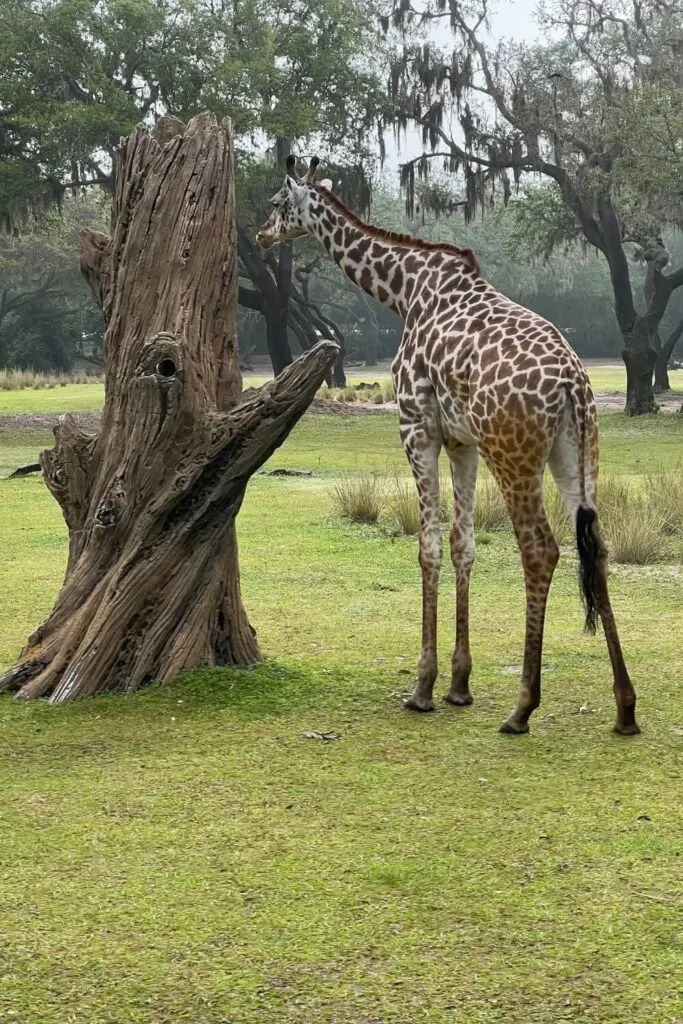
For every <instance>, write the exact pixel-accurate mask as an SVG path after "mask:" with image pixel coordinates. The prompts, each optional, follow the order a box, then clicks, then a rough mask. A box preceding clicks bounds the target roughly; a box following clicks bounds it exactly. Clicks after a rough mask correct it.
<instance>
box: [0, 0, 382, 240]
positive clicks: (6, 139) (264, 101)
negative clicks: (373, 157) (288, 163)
mask: <svg viewBox="0 0 683 1024" xmlns="http://www.w3.org/2000/svg"><path fill="white" fill-rule="evenodd" d="M372 19H373V12H372V9H371V8H368V7H367V5H363V4H361V3H360V2H359V0H354V2H352V3H351V4H349V3H348V2H346V3H342V2H341V0H321V2H320V3H318V4H316V6H315V9H311V8H310V7H309V6H307V5H306V4H304V3H303V2H298V0H297V2H295V3H294V4H292V3H290V2H289V0H275V2H274V3H273V2H270V0H268V3H266V2H265V0H246V3H243V4H240V5H234V6H232V5H227V6H226V5H223V4H221V5H216V4H214V3H212V2H211V0H109V2H107V3H104V4H103V3H100V2H99V0H49V2H48V0H18V2H17V3H15V4H12V5H11V6H10V7H8V8H7V9H6V10H5V11H4V12H3V34H2V38H0V66H2V67H3V75H2V78H1V79H0V160H1V166H2V175H0V211H3V212H4V215H5V216H6V217H7V218H8V219H7V221H6V223H7V225H9V226H10V227H12V226H14V225H15V224H16V223H18V217H19V209H20V206H21V204H22V203H23V209H24V211H25V210H26V209H27V208H30V207H31V206H35V205H36V204H38V205H40V204H42V203H43V202H50V201H52V200H53V199H55V198H57V199H58V198H59V196H60V195H61V191H62V190H63V188H64V187H65V186H72V185H75V184H78V183H79V182H84V181H100V180H105V179H107V178H108V175H109V170H110V162H111V157H112V155H113V152H114V149H115V147H116V145H117V144H118V140H119V137H120V136H121V135H126V134H128V133H129V132H131V131H132V130H133V128H134V126H135V124H137V123H138V122H140V121H141V120H143V119H144V120H147V121H149V120H150V119H152V118H154V117H156V116H158V115H159V114H161V113H169V114H172V115H175V116H177V117H180V118H183V119H187V118H189V117H191V116H192V115H193V114H196V113H198V112H199V111H200V110H202V109H206V108H208V109H211V110H212V111H214V112H215V113H216V114H217V115H218V116H223V115H229V116H230V117H231V118H232V120H233V124H234V128H235V133H236V136H237V138H238V140H240V142H239V145H238V152H240V153H241V152H242V151H245V152H246V151H249V150H251V149H253V145H252V142H253V137H254V135H255V133H259V134H261V133H262V137H263V134H265V138H266V139H267V140H269V141H272V140H275V139H289V140H291V141H294V140H301V141H304V140H308V139H313V138H316V139H318V140H319V142H321V143H322V145H323V146H325V147H326V148H327V149H328V150H330V151H332V150H335V149H341V148H342V147H343V149H344V150H346V151H347V152H348V151H355V152H358V149H359V147H360V146H361V145H362V144H363V143H364V139H365V136H366V135H367V132H368V130H369V128H370V126H371V125H372V124H373V123H374V121H375V119H376V115H377V110H378V105H379V102H380V90H379V80H378V72H379V70H380V68H379V66H378V64H377V60H376V56H377V51H376V46H374V45H373V21H372ZM373 51H374V52H373ZM371 52H373V57H374V58H375V59H374V60H371V59H370V55H371Z"/></svg>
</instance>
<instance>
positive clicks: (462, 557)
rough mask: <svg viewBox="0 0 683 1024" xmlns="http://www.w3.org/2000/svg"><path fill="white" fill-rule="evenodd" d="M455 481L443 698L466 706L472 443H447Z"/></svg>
mask: <svg viewBox="0 0 683 1024" xmlns="http://www.w3.org/2000/svg"><path fill="white" fill-rule="evenodd" d="M447 451H448V456H449V458H450V462H451V477H452V480H453V522H452V523H451V538H450V539H451V559H452V561H453V568H454V570H455V594H456V612H455V650H454V651H453V659H452V662H451V687H450V690H449V691H448V693H447V694H446V696H445V697H444V700H446V701H448V703H449V704H455V705H457V706H464V705H467V704H471V703H472V699H473V698H472V694H471V692H470V687H469V680H470V673H471V671H472V655H471V654H470V635H469V631H470V623H469V600H470V574H471V572H472V565H473V563H474V493H475V488H476V484H477V466H478V462H479V453H478V451H477V449H476V448H475V447H473V446H469V445H464V444H457V443H456V444H454V445H448V447H447Z"/></svg>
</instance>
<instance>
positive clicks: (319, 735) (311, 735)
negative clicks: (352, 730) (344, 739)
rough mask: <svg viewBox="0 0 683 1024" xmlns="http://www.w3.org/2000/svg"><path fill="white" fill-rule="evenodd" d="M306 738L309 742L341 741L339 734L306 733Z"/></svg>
mask: <svg viewBox="0 0 683 1024" xmlns="http://www.w3.org/2000/svg"><path fill="white" fill-rule="evenodd" d="M304 736H305V737H306V739H307V740H326V741H327V742H329V741H330V740H340V739H341V736H340V734H339V733H338V732H313V731H312V732H305V733H304Z"/></svg>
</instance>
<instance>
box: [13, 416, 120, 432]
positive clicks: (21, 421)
mask: <svg viewBox="0 0 683 1024" xmlns="http://www.w3.org/2000/svg"><path fill="white" fill-rule="evenodd" d="M60 415H61V414H60V413H42V412H41V413H38V412H15V413H11V414H9V413H8V414H7V415H5V416H0V430H40V431H43V432H44V431H50V430H52V428H53V427H54V426H55V425H56V423H57V419H58V417H59V416H60ZM73 418H74V420H75V421H76V423H77V424H78V426H79V427H82V429H83V430H97V429H98V427H99V425H100V414H99V413H97V412H95V413H93V412H83V413H75V414H74V415H73Z"/></svg>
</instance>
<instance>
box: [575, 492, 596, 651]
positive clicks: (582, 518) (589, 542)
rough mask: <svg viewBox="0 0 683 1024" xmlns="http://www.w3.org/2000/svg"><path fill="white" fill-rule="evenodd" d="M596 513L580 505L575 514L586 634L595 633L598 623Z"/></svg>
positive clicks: (592, 509)
mask: <svg viewBox="0 0 683 1024" xmlns="http://www.w3.org/2000/svg"><path fill="white" fill-rule="evenodd" d="M597 518H598V515H597V512H596V511H595V509H594V508H588V507H587V506H585V505H580V506H579V508H578V511H577V513H576V547H577V548H578V552H579V563H580V564H579V583H580V585H581V596H582V598H583V603H584V606H585V609H586V625H585V629H586V632H587V633H593V634H594V633H595V630H596V626H597V621H598V601H597V595H596V586H595V585H596V580H597V573H598V562H599V560H600V558H601V555H602V547H601V544H600V540H599V537H598V534H597V531H596V526H597Z"/></svg>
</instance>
